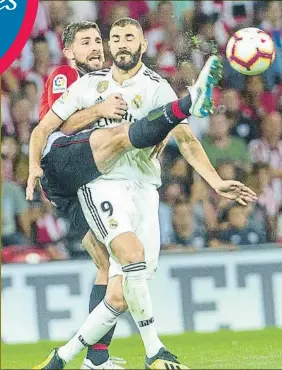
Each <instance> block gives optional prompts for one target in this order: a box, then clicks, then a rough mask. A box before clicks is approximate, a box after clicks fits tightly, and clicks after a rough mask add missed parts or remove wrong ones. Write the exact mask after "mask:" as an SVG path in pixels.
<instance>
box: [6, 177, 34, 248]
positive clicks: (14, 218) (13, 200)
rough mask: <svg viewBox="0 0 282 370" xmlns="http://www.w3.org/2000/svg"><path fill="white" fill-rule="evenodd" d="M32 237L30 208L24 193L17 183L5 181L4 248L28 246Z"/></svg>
mask: <svg viewBox="0 0 282 370" xmlns="http://www.w3.org/2000/svg"><path fill="white" fill-rule="evenodd" d="M17 225H19V228H18V227H17ZM30 236H31V228H30V218H29V207H28V203H27V201H26V200H25V194H24V191H23V190H22V188H21V187H20V186H19V185H17V184H16V183H14V182H11V181H6V180H5V179H4V180H3V181H2V238H1V240H2V246H3V247H7V246H9V245H27V243H28V241H29V239H30Z"/></svg>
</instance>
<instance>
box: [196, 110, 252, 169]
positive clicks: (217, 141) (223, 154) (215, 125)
mask: <svg viewBox="0 0 282 370" xmlns="http://www.w3.org/2000/svg"><path fill="white" fill-rule="evenodd" d="M210 119H211V125H210V129H209V134H208V135H207V136H206V137H205V138H204V139H203V142H202V144H203V147H204V149H205V151H206V153H207V155H208V157H209V159H210V161H211V163H212V165H213V166H217V165H218V164H219V163H220V162H221V161H222V160H226V159H229V160H231V161H232V162H233V163H234V164H235V165H236V166H237V167H239V168H242V169H244V170H246V171H248V170H249V169H250V157H249V155H248V151H247V146H246V143H245V142H244V141H243V140H242V139H239V138H237V137H234V136H232V135H230V134H229V130H230V127H229V122H228V119H227V117H226V114H225V113H219V114H216V115H214V116H212V117H211V118H210Z"/></svg>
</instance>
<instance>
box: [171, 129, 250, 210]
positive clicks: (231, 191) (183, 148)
mask: <svg viewBox="0 0 282 370" xmlns="http://www.w3.org/2000/svg"><path fill="white" fill-rule="evenodd" d="M172 134H173V135H174V137H175V139H176V141H177V144H178V146H179V150H180V152H181V154H182V155H183V157H184V158H185V159H186V160H187V162H188V163H189V164H190V165H191V166H192V167H193V168H194V169H195V170H196V171H197V172H198V173H199V174H200V175H201V176H202V177H203V178H204V179H205V180H206V181H207V183H208V184H209V185H210V186H211V187H212V188H213V189H214V190H215V191H216V192H217V193H218V194H219V195H221V196H223V197H225V198H229V199H233V200H236V201H237V202H239V203H240V204H242V205H247V203H248V202H254V201H255V200H256V199H257V197H256V194H255V193H254V192H253V191H252V190H251V189H250V188H248V187H247V186H245V185H244V184H242V183H241V182H239V181H233V180H230V181H224V180H222V179H221V177H220V176H219V175H218V173H217V172H216V170H215V168H214V167H213V166H212V164H211V163H210V161H209V159H208V156H207V154H206V153H205V151H204V149H203V147H202V145H201V143H200V142H199V140H198V139H197V138H196V137H195V135H194V134H193V132H192V130H191V128H190V127H189V126H188V125H179V126H177V127H176V128H175V129H174V130H173V131H172Z"/></svg>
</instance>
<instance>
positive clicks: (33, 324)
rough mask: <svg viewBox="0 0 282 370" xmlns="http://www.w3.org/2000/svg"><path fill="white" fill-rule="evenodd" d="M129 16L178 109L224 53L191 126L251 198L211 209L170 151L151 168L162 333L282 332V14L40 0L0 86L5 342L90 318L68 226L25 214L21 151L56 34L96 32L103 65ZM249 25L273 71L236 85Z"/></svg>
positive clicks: (46, 209) (85, 270) (132, 329)
mask: <svg viewBox="0 0 282 370" xmlns="http://www.w3.org/2000/svg"><path fill="white" fill-rule="evenodd" d="M126 16H130V17H133V18H136V19H137V20H139V21H140V23H141V24H142V27H143V28H144V31H145V35H146V38H147V39H148V41H149V48H148V52H147V54H146V55H145V56H144V62H145V63H146V64H147V65H148V66H149V67H150V68H151V69H153V70H154V71H156V72H157V73H159V74H160V75H162V76H163V77H164V78H166V79H168V80H169V82H170V83H171V84H172V86H173V87H174V89H175V91H176V92H177V94H178V95H179V96H182V95H183V94H185V93H186V91H187V90H186V86H188V85H191V84H192V82H193V80H195V79H196V78H197V75H198V73H199V71H200V70H201V68H202V66H203V65H204V63H205V60H206V59H207V58H208V56H209V55H210V54H211V53H212V52H213V51H215V50H218V51H219V52H220V53H221V55H222V57H223V61H224V78H223V80H222V82H221V85H220V86H219V87H218V88H216V89H215V91H214V101H215V104H216V113H217V114H215V115H214V116H212V117H209V118H204V119H197V118H194V117H191V118H189V123H190V125H191V127H192V129H193V131H194V132H195V134H196V136H197V137H198V139H199V140H200V141H201V143H202V144H203V146H204V149H205V150H206V152H207V154H208V156H209V158H210V160H211V162H212V164H213V165H214V166H215V168H216V169H217V171H218V173H219V174H220V176H221V177H222V178H223V179H237V180H240V181H242V182H244V183H246V184H247V185H248V186H250V187H251V188H252V189H253V190H254V191H255V192H256V193H257V194H258V201H257V203H255V204H252V205H249V206H247V207H241V206H239V205H238V204H234V203H233V202H231V201H228V200H226V199H225V198H220V197H218V196H217V195H216V194H215V192H214V191H213V190H212V189H211V188H210V187H209V186H208V185H207V184H206V183H205V182H204V181H203V180H201V178H199V176H198V175H196V174H195V173H194V171H193V169H192V168H191V167H190V166H189V165H188V164H187V163H186V162H185V161H184V160H183V158H182V157H181V155H180V153H179V151H178V148H177V146H176V145H175V142H174V141H170V142H169V144H168V145H167V147H166V149H165V151H164V152H163V154H162V157H161V158H160V160H161V162H162V168H163V171H162V176H163V186H162V187H161V188H160V200H161V202H160V209H159V214H160V226H161V248H162V253H161V258H160V266H159V272H158V274H157V276H156V279H154V280H153V282H152V285H151V286H150V288H151V290H152V297H153V304H154V309H155V311H156V312H157V316H156V324H157V329H158V331H159V333H160V334H171V333H174V334H179V333H182V332H184V331H190V330H191V331H193V330H196V331H216V330H219V329H222V328H224V329H233V330H236V329H237V330H248V329H260V328H263V327H265V326H272V327H274V326H280V327H282V295H281V286H282V248H281V246H282V136H281V134H282V3H281V2H279V1H250V0H248V1H119V0H116V1H44V2H43V1H40V2H39V8H38V14H37V18H36V22H35V25H34V29H33V31H32V34H31V37H30V39H29V40H28V42H27V44H26V46H25V48H24V49H23V51H22V53H21V55H20V56H19V58H18V59H17V60H16V61H15V62H14V63H13V65H12V66H11V67H10V68H9V69H8V70H7V71H6V72H5V73H4V74H3V75H2V76H1V77H2V99H1V109H2V146H1V158H2V245H3V248H2V263H4V266H3V267H2V284H1V287H2V297H3V299H2V318H3V319H2V342H4V343H18V342H36V341H38V340H40V339H52V340H66V339H68V338H70V337H71V336H72V335H73V333H74V332H75V331H76V330H77V328H78V327H79V326H80V325H81V323H82V322H83V320H84V317H86V315H87V312H88V311H87V308H88V307H87V306H88V300H89V293H90V291H91V288H92V284H93V281H94V277H95V271H96V269H95V267H94V265H93V262H92V261H91V260H90V259H89V256H88V255H87V253H86V252H84V251H83V250H82V247H81V243H80V240H78V238H77V236H76V235H75V234H74V232H73V231H72V230H69V223H68V220H67V219H62V218H60V217H59V216H58V215H56V213H55V211H54V208H52V206H51V205H50V203H49V201H47V200H46V199H45V198H44V196H43V195H42V194H41V192H40V190H39V189H38V191H37V193H36V198H35V200H34V201H33V202H27V201H26V200H25V186H26V181H27V177H28V145H29V138H30V134H31V131H32V129H33V128H34V127H35V126H36V125H37V124H38V111H39V101H40V96H41V93H42V90H43V86H44V83H45V82H46V80H47V78H48V75H49V74H50V73H51V71H52V70H53V69H54V68H55V67H56V66H58V65H61V64H66V63H67V61H66V60H65V58H64V56H63V54H62V43H61V34H62V31H63V29H64V27H65V26H66V25H67V24H68V23H69V22H71V21H78V20H90V21H97V23H98V25H99V26H100V29H101V31H102V35H103V39H104V45H105V54H106V61H107V62H106V64H107V65H108V66H110V65H111V56H110V54H109V51H108V48H107V39H108V34H109V29H110V27H111V24H112V23H113V22H114V21H115V20H117V19H118V18H121V17H126ZM248 26H256V27H260V28H262V29H263V30H265V31H267V32H269V33H270V35H271V36H272V38H273V40H274V42H275V48H276V59H275V61H274V63H273V65H272V66H271V67H270V68H269V70H268V71H267V72H266V73H264V74H263V75H260V76H254V77H245V76H243V75H240V74H238V73H237V72H235V71H234V70H232V69H231V68H230V66H229V65H228V63H227V61H226V59H225V55H224V51H225V46H226V43H227V41H228V39H229V37H230V36H231V35H232V34H233V33H234V31H236V30H238V29H240V28H244V27H248ZM279 247H280V248H279ZM50 261H52V262H50ZM39 262H45V263H39ZM164 287H165V288H164ZM168 292H169V299H167V294H168ZM164 303H165V304H164ZM168 317H169V318H170V320H167V318H168ZM130 320H131V319H130V318H129V315H128V314H125V315H123V316H122V318H121V319H120V321H119V324H118V327H117V332H116V336H129V335H131V334H133V333H136V331H137V329H136V326H135V325H134V324H133V323H132V321H130ZM274 340H275V339H274ZM232 344H233V342H232ZM185 346H186V344H185ZM265 348H270V347H265ZM271 348H272V347H271ZM266 350H267V349H266ZM13 351H14V349H13ZM35 352H36V351H35ZM13 353H14V352H13ZM19 353H21V352H19ZM228 353H229V352H228ZM269 353H271V350H270V352H269ZM10 360H11V357H10ZM10 360H9V363H11V361H10ZM21 366H22V364H21Z"/></svg>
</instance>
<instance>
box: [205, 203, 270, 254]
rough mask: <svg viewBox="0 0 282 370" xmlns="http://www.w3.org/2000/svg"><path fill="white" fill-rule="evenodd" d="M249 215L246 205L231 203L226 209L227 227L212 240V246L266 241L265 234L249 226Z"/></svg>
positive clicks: (232, 245) (230, 245)
mask: <svg viewBox="0 0 282 370" xmlns="http://www.w3.org/2000/svg"><path fill="white" fill-rule="evenodd" d="M248 217H249V212H248V210H247V209H246V208H245V207H244V206H241V205H240V204H234V205H231V206H230V207H229V208H228V209H227V210H226V219H227V224H228V226H227V228H226V229H225V230H223V231H220V232H219V233H218V234H217V235H216V237H215V238H214V239H212V240H211V241H210V246H211V247H215V248H216V247H221V246H223V247H234V246H239V245H251V244H259V243H265V242H266V237H265V235H264V234H262V233H259V232H258V231H257V230H256V229H254V228H252V227H249V226H248V222H249V221H248Z"/></svg>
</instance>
